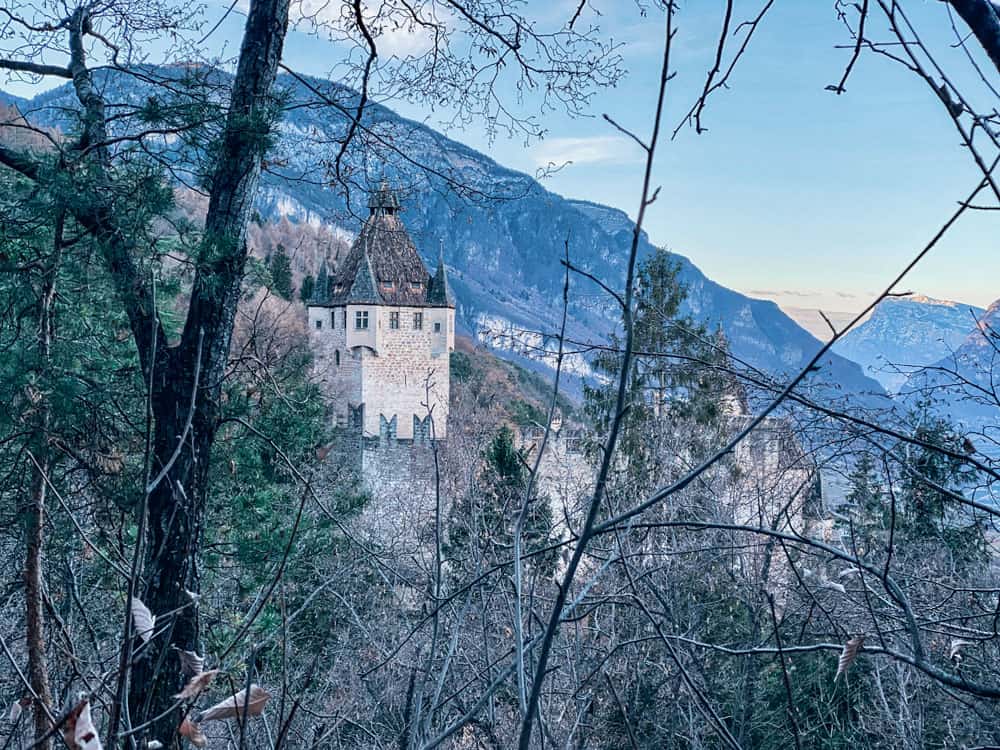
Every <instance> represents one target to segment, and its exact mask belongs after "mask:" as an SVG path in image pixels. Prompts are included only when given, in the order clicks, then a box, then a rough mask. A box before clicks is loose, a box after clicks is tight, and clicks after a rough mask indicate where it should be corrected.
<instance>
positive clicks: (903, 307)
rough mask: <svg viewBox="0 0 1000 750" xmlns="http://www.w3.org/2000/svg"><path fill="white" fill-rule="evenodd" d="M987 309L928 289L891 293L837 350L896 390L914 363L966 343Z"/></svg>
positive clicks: (918, 364)
mask: <svg viewBox="0 0 1000 750" xmlns="http://www.w3.org/2000/svg"><path fill="white" fill-rule="evenodd" d="M984 312H985V311H984V310H983V309H982V308H980V307H976V306H975V305H968V304H964V303H962V302H954V301H951V300H939V299H934V298H932V297H928V296H926V295H918V294H914V295H909V296H906V297H889V298H887V299H885V300H883V301H882V302H880V303H879V304H878V306H877V307H876V308H875V310H874V312H873V313H872V315H871V317H870V318H868V320H866V321H865V322H864V323H862V324H861V325H859V326H857V327H856V328H854V329H853V330H851V331H849V332H848V333H847V335H845V336H844V338H842V339H841V340H840V341H839V342H837V344H835V345H834V351H836V352H837V353H838V354H840V355H842V356H844V357H847V358H848V359H852V360H854V361H855V362H857V363H858V364H859V365H861V366H862V367H863V368H864V371H865V373H866V374H868V375H871V376H872V377H874V378H876V379H878V380H879V382H881V383H882V385H883V386H885V388H886V389H887V390H889V391H893V392H895V391H898V390H899V388H900V387H901V386H902V385H903V383H904V382H905V381H906V379H907V377H908V375H909V373H910V372H912V371H913V369H914V368H917V367H924V366H926V365H931V364H934V363H935V362H937V361H939V360H941V359H943V358H944V357H946V356H948V355H949V354H950V353H952V352H954V351H955V350H956V349H957V348H958V347H960V346H962V344H963V343H964V342H965V340H966V337H967V336H968V335H969V333H970V332H971V331H972V330H973V329H974V328H975V326H976V321H977V319H978V318H980V317H981V316H982V315H983V313H984Z"/></svg>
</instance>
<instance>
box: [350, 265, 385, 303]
mask: <svg viewBox="0 0 1000 750" xmlns="http://www.w3.org/2000/svg"><path fill="white" fill-rule="evenodd" d="M345 301H346V302H348V303H350V304H356V305H362V304H363V305H380V304H382V301H383V300H382V295H380V294H379V291H378V284H377V283H376V282H375V272H374V271H373V270H372V261H371V258H369V257H368V253H363V255H362V259H361V267H360V268H358V271H357V273H355V274H354V282H353V283H352V284H351V288H350V289H349V290H348V292H347V299H346V300H345Z"/></svg>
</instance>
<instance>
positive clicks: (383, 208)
mask: <svg viewBox="0 0 1000 750" xmlns="http://www.w3.org/2000/svg"><path fill="white" fill-rule="evenodd" d="M368 210H369V211H370V212H371V214H372V215H373V216H374V215H383V214H384V215H388V216H392V215H393V214H395V213H396V212H398V211H399V197H398V196H397V195H396V191H395V190H393V189H392V187H390V186H389V181H388V180H387V179H386V178H385V177H383V178H382V181H381V184H380V185H379V187H378V189H377V190H373V191H372V192H371V195H370V196H369V197H368Z"/></svg>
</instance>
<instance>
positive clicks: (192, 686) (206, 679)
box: [174, 651, 219, 701]
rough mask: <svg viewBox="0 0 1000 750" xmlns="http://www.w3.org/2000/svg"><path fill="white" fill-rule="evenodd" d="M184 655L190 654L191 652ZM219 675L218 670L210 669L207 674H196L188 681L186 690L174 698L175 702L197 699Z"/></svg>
mask: <svg viewBox="0 0 1000 750" xmlns="http://www.w3.org/2000/svg"><path fill="white" fill-rule="evenodd" d="M184 653H190V651H186V652H184ZM218 673H219V670H218V669H210V670H208V671H207V672H200V673H198V674H196V675H195V676H194V677H192V678H191V679H190V680H189V681H188V684H187V685H185V686H184V689H183V690H181V691H180V692H179V693H178V694H177V695H175V696H174V700H179V701H186V700H191V699H193V698H197V697H198V696H199V695H200V694H201V692H202V691H204V690H205V688H207V687H208V686H209V685H211V684H212V680H214V679H215V675H217V674H218Z"/></svg>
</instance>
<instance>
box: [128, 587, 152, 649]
mask: <svg viewBox="0 0 1000 750" xmlns="http://www.w3.org/2000/svg"><path fill="white" fill-rule="evenodd" d="M132 624H133V625H134V626H135V632H136V633H137V634H138V635H139V637H140V638H141V639H142V642H143V643H149V641H150V639H151V638H152V637H153V631H154V629H155V628H156V615H154V614H153V613H152V612H150V611H149V607H147V606H146V605H145V604H143V603H142V602H141V601H139V599H138V598H137V597H135V596H133V597H132Z"/></svg>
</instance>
